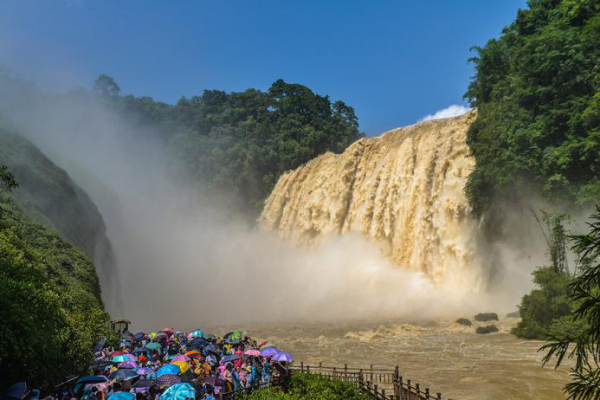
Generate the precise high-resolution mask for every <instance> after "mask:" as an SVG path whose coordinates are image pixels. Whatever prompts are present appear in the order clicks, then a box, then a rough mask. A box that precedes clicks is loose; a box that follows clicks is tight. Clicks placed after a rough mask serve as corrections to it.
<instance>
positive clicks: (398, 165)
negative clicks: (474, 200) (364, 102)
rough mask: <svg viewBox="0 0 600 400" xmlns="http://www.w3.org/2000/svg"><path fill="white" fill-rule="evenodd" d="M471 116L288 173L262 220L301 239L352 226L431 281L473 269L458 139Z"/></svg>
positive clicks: (464, 157) (465, 171)
mask: <svg viewBox="0 0 600 400" xmlns="http://www.w3.org/2000/svg"><path fill="white" fill-rule="evenodd" d="M473 117H474V113H473V112H470V113H467V114H465V115H463V116H460V117H456V118H449V119H444V120H435V121H428V122H423V123H420V124H417V125H412V126H408V127H404V128H399V129H395V130H392V131H389V132H387V133H384V134H383V135H381V136H379V137H375V138H368V139H362V140H359V141H357V142H356V143H354V144H353V145H352V146H350V147H349V148H348V149H347V150H346V151H345V152H344V153H342V154H339V155H335V154H332V153H327V154H325V155H322V156H321V157H318V158H316V159H314V160H312V161H310V162H308V163H307V164H305V165H303V166H301V167H300V168H298V169H296V170H293V171H290V172H288V173H286V174H285V175H283V176H282V177H281V178H280V179H279V181H278V183H277V185H276V186H275V188H274V190H273V192H272V193H271V195H270V197H269V198H268V199H267V202H266V205H265V208H264V211H263V213H262V216H261V218H260V221H261V224H262V225H263V226H264V227H266V228H268V229H271V230H276V231H278V232H279V233H280V235H281V236H282V237H286V238H291V239H293V240H295V241H296V242H300V243H313V242H316V241H319V240H321V239H322V238H324V237H327V236H331V235H340V234H344V233H347V232H359V233H361V234H362V235H364V236H366V237H368V238H371V239H373V240H374V241H375V242H376V243H378V244H379V245H380V246H381V248H382V250H383V252H384V253H385V254H386V255H388V256H389V257H391V259H392V260H393V262H394V263H395V264H396V265H398V266H400V267H403V268H407V269H410V270H413V271H419V272H424V273H425V274H427V275H428V276H429V277H430V278H432V280H433V281H434V282H440V281H442V280H447V279H449V278H451V277H452V278H456V277H463V278H464V276H465V274H464V273H465V272H470V273H469V274H467V275H469V276H470V278H473V277H474V276H480V275H479V272H480V271H481V268H479V267H480V262H479V259H478V255H477V251H476V243H475V237H476V235H475V230H476V223H475V221H474V220H473V219H472V218H471V217H470V209H469V205H468V202H467V199H466V196H465V194H464V191H463V188H464V186H465V183H466V180H467V177H468V175H469V172H470V171H471V169H472V167H473V166H474V160H473V158H472V157H471V156H470V154H469V148H468V146H467V144H466V141H465V139H466V131H467V129H468V126H469V122H470V120H471V119H472V118H473ZM450 272H461V273H458V274H455V273H450ZM470 283H471V284H472V283H473V281H472V280H471V282H470Z"/></svg>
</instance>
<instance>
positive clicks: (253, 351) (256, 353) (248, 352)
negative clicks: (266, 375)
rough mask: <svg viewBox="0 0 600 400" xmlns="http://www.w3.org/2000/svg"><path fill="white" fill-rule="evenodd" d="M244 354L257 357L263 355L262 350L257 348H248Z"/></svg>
mask: <svg viewBox="0 0 600 400" xmlns="http://www.w3.org/2000/svg"><path fill="white" fill-rule="evenodd" d="M244 354H245V355H247V356H255V357H259V356H260V355H261V354H260V350H256V349H250V350H246V352H244Z"/></svg>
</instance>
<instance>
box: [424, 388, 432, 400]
mask: <svg viewBox="0 0 600 400" xmlns="http://www.w3.org/2000/svg"><path fill="white" fill-rule="evenodd" d="M425 398H426V399H427V400H429V399H430V398H431V397H430V396H429V388H425Z"/></svg>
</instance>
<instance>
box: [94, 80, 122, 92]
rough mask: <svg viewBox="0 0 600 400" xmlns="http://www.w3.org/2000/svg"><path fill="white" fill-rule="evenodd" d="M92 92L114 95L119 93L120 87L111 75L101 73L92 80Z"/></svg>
mask: <svg viewBox="0 0 600 400" xmlns="http://www.w3.org/2000/svg"><path fill="white" fill-rule="evenodd" d="M94 93H96V94H97V95H100V96H110V97H116V96H118V95H119V93H121V88H120V87H119V85H118V84H117V83H116V82H115V80H114V79H113V78H112V77H110V76H108V75H104V74H102V75H100V76H99V77H98V78H97V79H96V81H95V82H94Z"/></svg>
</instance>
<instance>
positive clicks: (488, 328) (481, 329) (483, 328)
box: [475, 325, 498, 334]
mask: <svg viewBox="0 0 600 400" xmlns="http://www.w3.org/2000/svg"><path fill="white" fill-rule="evenodd" d="M494 332H498V328H496V325H487V326H480V327H479V328H477V330H476V331H475V333H480V334H486V333H494Z"/></svg>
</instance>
